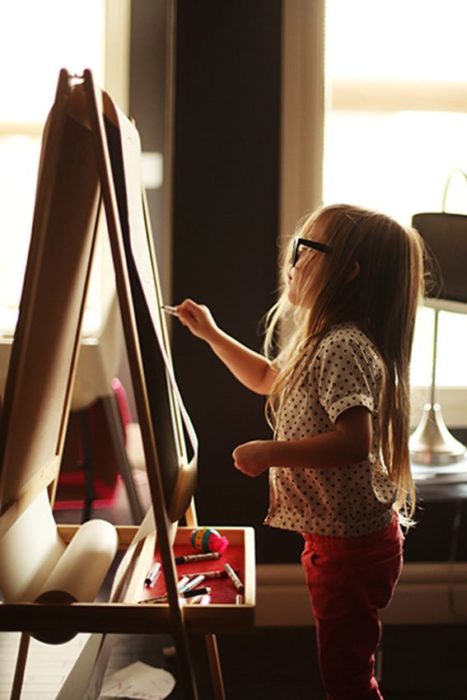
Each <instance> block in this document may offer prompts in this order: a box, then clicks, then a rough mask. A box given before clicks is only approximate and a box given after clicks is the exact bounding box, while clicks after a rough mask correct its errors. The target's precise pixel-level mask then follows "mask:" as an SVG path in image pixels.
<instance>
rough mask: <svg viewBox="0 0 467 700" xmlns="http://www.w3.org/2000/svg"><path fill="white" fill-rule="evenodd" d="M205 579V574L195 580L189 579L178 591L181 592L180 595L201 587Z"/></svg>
mask: <svg viewBox="0 0 467 700" xmlns="http://www.w3.org/2000/svg"><path fill="white" fill-rule="evenodd" d="M186 578H188V577H186ZM204 579H205V576H203V574H200V575H199V576H195V578H192V579H188V580H187V581H186V583H185V584H184V585H183V586H181V587H180V588H179V589H178V590H179V591H180V593H187V592H188V591H191V589H192V588H196V586H199V584H200V583H202V582H203V581H204Z"/></svg>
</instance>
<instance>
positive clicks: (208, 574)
mask: <svg viewBox="0 0 467 700" xmlns="http://www.w3.org/2000/svg"><path fill="white" fill-rule="evenodd" d="M235 573H237V572H235ZM187 576H189V577H190V578H194V577H195V576H204V578H227V571H223V570H222V569H219V570H218V571H217V570H216V571H197V572H196V573H194V574H192V573H189V574H187Z"/></svg>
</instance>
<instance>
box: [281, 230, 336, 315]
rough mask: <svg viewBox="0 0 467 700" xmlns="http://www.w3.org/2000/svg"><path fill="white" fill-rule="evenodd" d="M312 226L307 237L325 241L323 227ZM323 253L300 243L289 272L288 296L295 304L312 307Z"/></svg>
mask: <svg viewBox="0 0 467 700" xmlns="http://www.w3.org/2000/svg"><path fill="white" fill-rule="evenodd" d="M317 224H318V222H315V224H314V225H313V226H312V228H311V229H310V231H309V232H308V233H307V236H306V238H307V239H309V240H311V241H316V242H318V243H324V242H325V241H324V240H323V235H322V231H320V229H321V227H320V226H319V225H317ZM323 255H326V253H323V252H322V251H320V250H313V249H312V248H309V247H307V246H306V245H299V247H298V251H297V258H296V262H295V265H292V264H291V265H290V268H289V270H288V273H287V282H288V298H289V301H290V303H291V304H294V306H300V307H302V308H311V306H312V300H313V296H314V295H313V290H314V288H315V287H316V284H315V280H316V278H317V273H318V270H319V268H320V265H321V263H322V259H323Z"/></svg>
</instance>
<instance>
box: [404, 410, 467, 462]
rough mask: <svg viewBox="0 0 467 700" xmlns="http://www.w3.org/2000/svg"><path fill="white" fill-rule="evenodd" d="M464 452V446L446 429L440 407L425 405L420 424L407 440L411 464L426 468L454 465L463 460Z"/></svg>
mask: <svg viewBox="0 0 467 700" xmlns="http://www.w3.org/2000/svg"><path fill="white" fill-rule="evenodd" d="M465 451H466V448H465V445H463V444H462V443H461V442H459V441H458V440H456V438H455V437H454V436H453V435H451V433H450V432H449V430H448V429H447V427H446V423H445V422H444V418H443V416H442V413H441V407H440V405H439V404H438V403H434V404H431V403H426V404H425V406H424V407H423V415H422V417H421V419H420V423H419V424H418V427H417V428H416V429H415V431H414V432H413V433H412V436H411V438H410V440H409V452H410V458H411V460H412V462H413V463H414V464H425V465H428V466H440V465H447V464H454V463H455V462H460V461H461V460H462V459H463V458H464V456H465Z"/></svg>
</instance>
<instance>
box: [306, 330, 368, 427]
mask: <svg viewBox="0 0 467 700" xmlns="http://www.w3.org/2000/svg"><path fill="white" fill-rule="evenodd" d="M364 341H365V337H364V336H363V337H362V338H360V337H359V336H357V335H356V334H354V333H351V332H344V331H340V332H338V333H335V334H334V335H333V334H330V335H329V336H326V337H325V338H324V340H323V341H322V343H321V344H320V346H319V348H318V352H317V354H316V357H315V367H314V371H315V373H316V374H315V378H316V380H317V382H318V391H319V401H320V404H321V405H322V407H323V409H324V410H325V411H326V413H327V415H328V417H329V420H330V421H331V422H332V423H335V422H336V420H337V418H338V417H339V415H340V414H341V413H343V412H344V411H346V410H347V409H349V408H354V407H355V406H364V407H365V408H367V409H368V410H369V411H370V412H371V413H373V412H374V411H375V409H376V408H377V406H378V403H379V401H378V398H379V396H378V395H379V392H378V384H379V382H378V375H380V366H379V362H378V359H377V356H376V354H375V353H374V351H373V350H372V349H371V350H370V346H369V341H367V343H368V345H365V342H364Z"/></svg>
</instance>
